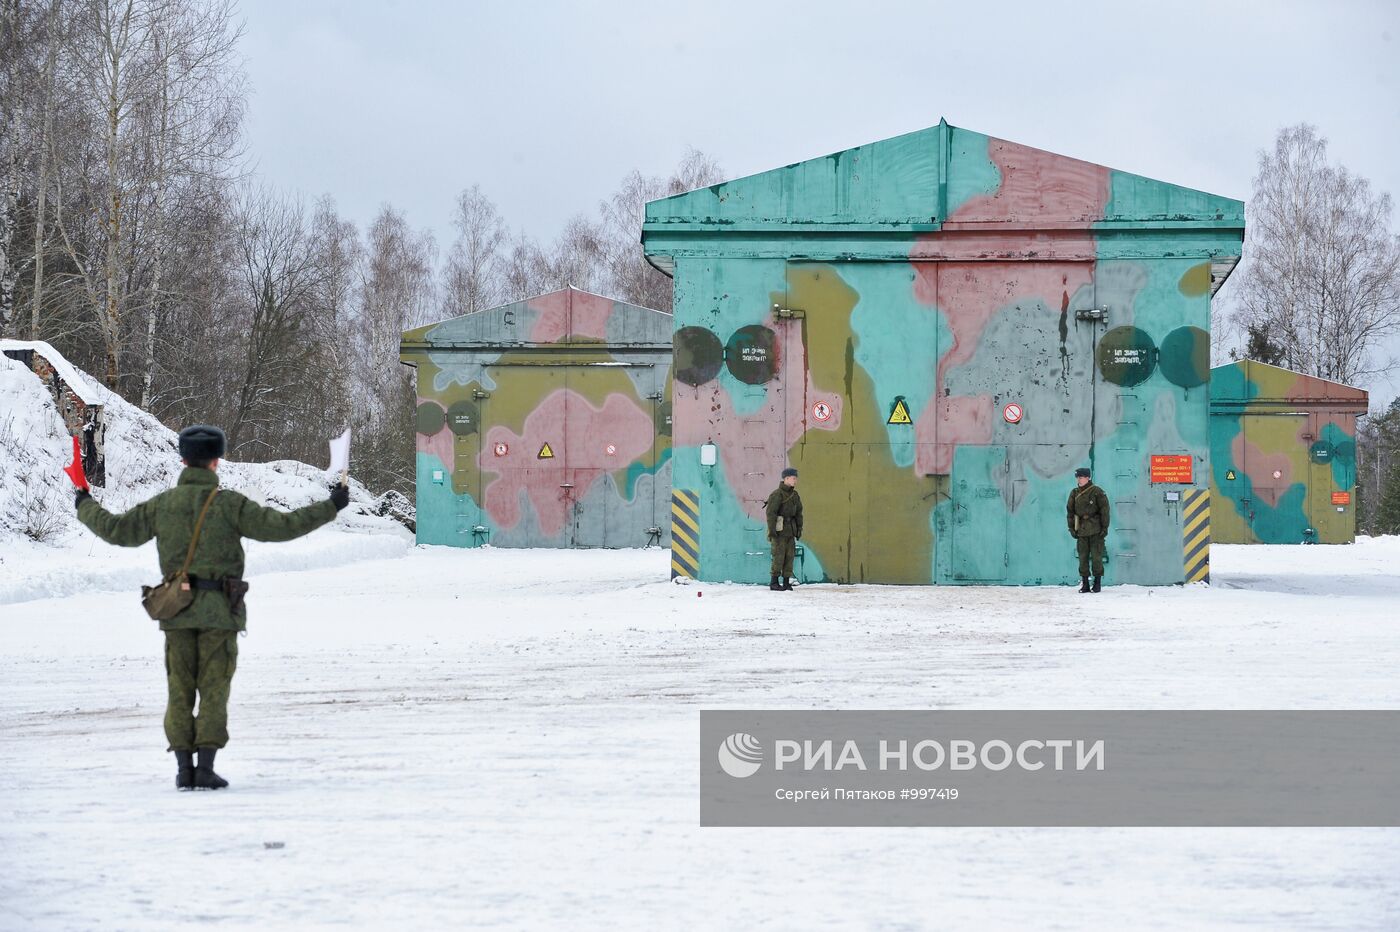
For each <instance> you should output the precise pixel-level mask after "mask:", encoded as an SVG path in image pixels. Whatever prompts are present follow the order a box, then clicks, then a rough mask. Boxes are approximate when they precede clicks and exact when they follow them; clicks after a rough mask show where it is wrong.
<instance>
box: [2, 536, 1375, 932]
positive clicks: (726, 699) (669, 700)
mask: <svg viewBox="0 0 1400 932" xmlns="http://www.w3.org/2000/svg"><path fill="white" fill-rule="evenodd" d="M344 536H345V535H343V534H340V535H338V534H337V532H335V531H333V530H331V529H323V530H321V531H317V532H316V533H315V534H313V535H311V536H310V537H308V538H306V539H305V540H304V541H302V542H300V543H299V544H292V545H287V546H286V547H284V548H281V549H279V548H277V547H275V546H271V545H269V546H267V547H265V548H261V549H260V550H255V551H254V552H253V569H252V573H253V574H254V575H253V578H252V582H253V589H252V591H251V593H250V594H249V599H248V601H249V610H250V624H249V634H248V637H247V638H246V639H244V640H242V641H241V642H240V652H241V653H240V657H239V671H238V675H237V677H236V679H235V681H234V696H233V703H232V707H231V731H232V736H233V737H232V741H231V743H230V745H229V747H228V749H227V750H226V751H225V752H223V754H221V755H220V759H219V763H220V767H219V770H220V772H221V773H222V774H223V775H224V776H225V777H227V778H228V779H229V780H230V781H231V783H232V788H231V789H230V790H228V791H226V792H219V793H177V792H176V791H175V790H174V788H173V782H172V781H173V762H172V761H171V758H170V755H168V754H166V753H164V748H165V743H164V737H163V734H162V730H161V714H162V709H163V703H164V669H163V665H162V661H161V635H160V634H159V632H158V631H156V630H155V628H154V625H153V624H152V623H151V622H149V621H147V620H146V619H145V616H144V615H143V614H142V613H141V610H140V606H139V604H138V599H137V596H136V591H135V589H134V588H133V586H132V584H133V583H135V582H140V581H148V579H147V577H149V576H150V575H151V573H150V570H149V567H146V568H142V567H138V566H136V564H133V563H130V561H131V560H133V559H136V556H137V555H133V554H131V553H129V552H128V553H122V552H119V551H106V550H105V548H103V547H102V546H101V545H97V547H96V548H94V549H93V553H92V555H91V556H89V555H88V554H87V552H86V551H87V547H88V545H87V544H76V545H70V546H69V547H67V548H65V549H63V550H61V551H56V552H55V554H54V555H53V556H52V557H51V560H52V562H55V563H57V562H59V561H62V560H68V559H71V560H74V561H78V562H79V563H80V564H82V565H85V566H86V565H91V564H93V562H94V561H100V560H107V561H109V562H111V563H112V564H113V567H114V569H113V571H112V572H110V573H108V574H106V575H103V576H101V577H99V582H98V584H97V585H95V586H94V587H93V590H92V591H86V592H81V593H73V594H69V595H67V596H65V597H63V598H55V599H35V600H29V601H15V599H18V598H26V597H29V596H33V595H37V594H41V593H42V591H43V588H44V587H42V586H39V587H35V586H30V587H27V588H26V586H25V585H24V583H23V582H22V581H19V582H16V581H15V579H14V578H11V579H10V581H9V582H4V583H0V684H3V686H2V687H0V816H2V817H3V818H0V928H4V929H7V930H8V929H25V928H76V929H86V928H96V927H105V928H116V929H147V928H161V927H170V926H178V925H180V924H183V923H193V922H209V923H217V925H218V926H219V927H220V928H258V929H267V928H302V927H307V926H321V925H331V924H341V923H343V924H349V925H353V926H372V927H381V928H394V929H412V928H448V927H464V926H498V927H519V926H528V927H540V928H565V927H568V928H578V927H585V928H607V929H616V928H651V927H658V928H693V927H704V928H750V927H755V926H763V927H768V928H799V929H806V928H819V927H833V928H849V927H880V928H887V927H894V928H924V927H930V928H932V927H937V928H972V929H982V928H1006V927H1012V926H1017V927H1033V928H1066V929H1078V928H1086V927H1093V928H1114V929H1121V928H1214V927H1227V926H1248V927H1252V928H1259V929H1280V928H1338V929H1363V928H1376V929H1381V928H1395V927H1397V926H1400V880H1398V879H1397V878H1400V831H1397V830H1389V829H1372V830H1357V829H1335V830H1324V829H1307V830H1302V829H1156V830H1143V829H927V828H924V829H843V830H833V829H819V828H809V829H783V830H778V829H713V828H712V829H701V828H700V827H699V825H698V796H697V783H698V772H697V759H698V757H697V755H698V749H697V747H696V740H697V734H698V720H699V714H698V713H699V710H700V709H701V708H716V707H728V708H988V709H991V708H995V709H1011V708H1050V709H1055V708H1191V709H1204V708H1225V709H1249V708H1393V707H1396V706H1397V705H1400V677H1397V675H1396V670H1397V669H1398V668H1400V632H1397V621H1396V618H1395V615H1396V613H1395V606H1396V604H1397V596H1400V574H1397V572H1396V569H1395V568H1396V566H1397V563H1400V539H1394V538H1387V539H1381V540H1363V541H1362V542H1361V543H1359V544H1358V545H1356V546H1354V547H1292V548H1289V547H1252V548H1251V547H1217V548H1215V553H1214V556H1215V561H1214V562H1215V566H1214V575H1215V581H1216V584H1215V585H1214V586H1213V587H1210V588H1206V587H1203V586H1194V587H1186V588H1181V587H1174V588H1161V589H1137V588H1123V589H1113V590H1110V591H1107V592H1105V593H1104V594H1102V595H1099V596H1081V595H1079V594H1077V593H1075V592H1073V591H1070V590H1067V589H1012V588H975V589H974V588H967V589H955V588H919V589H915V588H898V587H872V586H860V587H834V586H812V587H806V588H803V589H801V590H799V591H798V592H796V593H791V594H780V593H771V592H768V591H767V590H766V589H760V588H755V587H741V586H730V585H709V584H704V585H690V586H679V585H673V584H670V583H668V582H666V581H664V580H665V574H666V567H667V556H666V554H665V553H663V552H660V551H655V550H653V551H622V552H618V551H612V552H607V551H585V552H545V551H531V552H527V551H503V550H491V549H486V550H475V551H457V550H449V549H442V548H416V549H415V548H409V547H407V546H405V545H403V543H402V541H401V540H398V539H396V538H388V537H386V538H383V543H381V544H371V545H367V546H368V547H369V548H370V549H365V550H360V551H358V552H352V550H350V549H338V548H341V547H342V546H343V543H342V541H343V538H344ZM366 539H367V540H374V537H373V536H370V537H367V538H366ZM374 546H384V547H385V548H387V549H386V551H384V552H381V553H375V552H373V550H372V548H373V547H374ZM5 553H6V557H7V559H9V560H11V564H10V565H11V566H12V568H13V570H14V571H15V572H16V573H18V574H19V575H20V577H21V578H23V577H24V576H25V575H26V574H29V573H42V572H43V569H42V566H41V563H42V561H41V559H40V556H38V555H36V554H35V553H33V552H28V551H26V552H23V553H18V554H17V555H16V554H13V553H12V552H11V551H10V550H9V549H7V548H6V549H5ZM114 553H122V555H121V556H120V557H114V556H113V554H114ZM279 555H283V556H285V557H286V562H285V563H283V562H281V561H280V560H279ZM144 556H146V557H147V558H148V559H149V554H146V555H144ZM349 559H353V560H355V562H351V563H346V564H344V565H339V566H333V565H330V564H332V563H334V562H336V561H342V560H349ZM293 567H294V568H296V570H297V571H283V570H286V569H288V568H293ZM128 569H130V570H131V572H128ZM138 570H139V572H138ZM109 585H110V586H119V587H120V589H119V591H106V590H107V588H108V587H109ZM99 590H101V591H99ZM270 843H278V844H277V846H269V844H270Z"/></svg>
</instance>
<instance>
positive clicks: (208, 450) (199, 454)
mask: <svg viewBox="0 0 1400 932" xmlns="http://www.w3.org/2000/svg"><path fill="white" fill-rule="evenodd" d="M226 443H227V441H226V440H225V439H224V432H223V431H221V430H219V428H217V427H210V426H209V425H208V424H195V425H192V426H190V427H186V428H185V429H184V430H182V431H180V458H181V459H183V460H186V461H187V462H191V463H207V462H209V461H210V460H216V459H218V458H219V457H221V456H223V455H224V447H225V445H226Z"/></svg>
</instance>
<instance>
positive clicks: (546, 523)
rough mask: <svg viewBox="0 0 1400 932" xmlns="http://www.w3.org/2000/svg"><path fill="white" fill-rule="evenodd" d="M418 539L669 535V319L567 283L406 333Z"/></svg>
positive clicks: (624, 543) (637, 539) (616, 541)
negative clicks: (413, 375) (413, 372)
mask: <svg viewBox="0 0 1400 932" xmlns="http://www.w3.org/2000/svg"><path fill="white" fill-rule="evenodd" d="M399 353H400V356H399V358H400V361H402V362H403V363H405V364H407V365H411V366H414V367H415V368H416V369H417V384H418V408H417V415H416V420H417V424H416V437H417V449H418V454H417V457H418V469H417V503H418V527H417V536H418V541H419V543H425V544H447V545H451V546H457V547H472V546H479V545H481V544H486V543H490V544H492V545H494V546H498V547H642V546H646V545H647V544H660V545H663V546H665V545H669V543H670V521H669V517H668V516H669V511H670V503H669V499H670V488H671V477H670V458H671V438H670V434H671V423H670V419H671V405H670V398H669V392H670V371H671V316H670V315H669V314H666V313H663V312H661V311H655V310H651V309H649V308H643V307H636V306H635V305H631V304H627V303H624V302H621V301H614V300H613V299H611V298H605V297H601V296H599V295H595V294H589V293H588V292H585V291H579V290H578V289H575V288H566V289H564V290H562V291H556V292H553V293H550V294H546V295H541V296H539V297H536V298H530V299H528V300H524V301H518V302H515V303H513V304H507V305H504V306H502V307H497V308H492V309H490V310H482V311H477V312H475V313H472V314H466V315H463V316H461V317H455V318H452V319H451V320H445V321H441V322H439V323H435V324H429V325H427V326H424V327H419V328H417V329H414V330H409V331H406V332H405V333H404V334H403V336H402V340H401V343H400V347H399Z"/></svg>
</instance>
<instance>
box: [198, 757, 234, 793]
mask: <svg viewBox="0 0 1400 932" xmlns="http://www.w3.org/2000/svg"><path fill="white" fill-rule="evenodd" d="M217 752H218V748H200V749H199V766H198V767H197V768H195V771H194V785H195V788H196V789H201V790H221V789H223V788H224V787H226V786H228V781H227V780H225V779H224V778H223V777H221V776H219V775H218V774H217V773H215V772H214V755H215V754H216V753H217Z"/></svg>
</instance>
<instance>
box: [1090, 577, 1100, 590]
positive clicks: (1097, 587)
mask: <svg viewBox="0 0 1400 932" xmlns="http://www.w3.org/2000/svg"><path fill="white" fill-rule="evenodd" d="M1102 582H1103V577H1102V576H1095V577H1094V588H1093V589H1091V590H1090V591H1091V592H1098V591H1100V590H1101V589H1102V588H1103V587H1102V586H1101V585H1100V583H1102Z"/></svg>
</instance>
